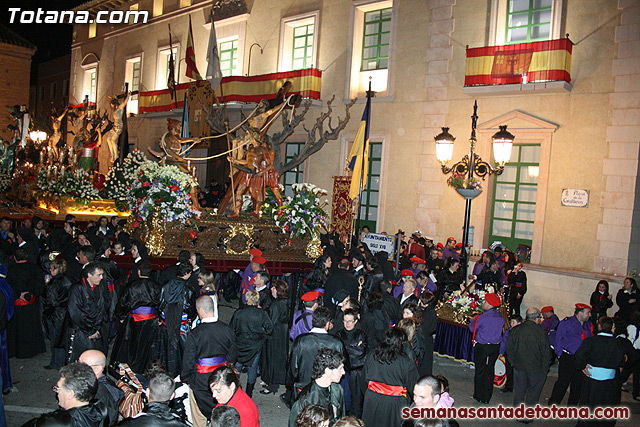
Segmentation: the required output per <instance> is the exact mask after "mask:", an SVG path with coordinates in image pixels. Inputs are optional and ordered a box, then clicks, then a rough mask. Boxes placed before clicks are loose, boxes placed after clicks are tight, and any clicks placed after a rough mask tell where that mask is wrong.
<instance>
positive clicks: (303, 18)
mask: <svg viewBox="0 0 640 427" xmlns="http://www.w3.org/2000/svg"><path fill="white" fill-rule="evenodd" d="M319 16H320V15H319V12H318V11H315V12H311V13H307V14H304V15H296V16H291V17H287V18H284V19H283V20H282V25H281V27H280V52H279V56H280V60H279V70H280V71H292V70H302V69H305V68H311V67H313V66H314V65H317V63H318V61H317V43H315V40H317V39H318V34H317V32H316V29H317V28H319V27H318V20H319Z"/></svg>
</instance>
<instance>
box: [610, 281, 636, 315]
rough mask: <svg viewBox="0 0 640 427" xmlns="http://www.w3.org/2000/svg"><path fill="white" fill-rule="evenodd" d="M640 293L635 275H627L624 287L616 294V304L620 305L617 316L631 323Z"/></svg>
mask: <svg viewBox="0 0 640 427" xmlns="http://www.w3.org/2000/svg"><path fill="white" fill-rule="evenodd" d="M638 295H639V292H638V284H637V283H636V279H634V278H633V277H627V278H626V279H624V284H623V285H622V289H620V290H619V291H618V294H617V295H616V304H618V307H620V310H618V312H617V313H616V316H618V317H620V318H622V319H623V320H624V321H625V322H627V323H630V321H631V314H632V313H633V310H634V309H635V308H636V307H637V306H638Z"/></svg>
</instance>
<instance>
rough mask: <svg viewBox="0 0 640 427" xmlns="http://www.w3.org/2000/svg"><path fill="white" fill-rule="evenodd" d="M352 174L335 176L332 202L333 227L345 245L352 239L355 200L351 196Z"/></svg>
mask: <svg viewBox="0 0 640 427" xmlns="http://www.w3.org/2000/svg"><path fill="white" fill-rule="evenodd" d="M350 188H351V177H350V176H334V177H333V202H332V203H331V228H332V229H333V231H335V232H336V233H338V235H339V236H340V241H341V242H342V244H343V245H345V246H347V244H348V243H349V242H350V241H351V227H352V224H353V205H352V203H353V201H352V200H351V197H349V189H350Z"/></svg>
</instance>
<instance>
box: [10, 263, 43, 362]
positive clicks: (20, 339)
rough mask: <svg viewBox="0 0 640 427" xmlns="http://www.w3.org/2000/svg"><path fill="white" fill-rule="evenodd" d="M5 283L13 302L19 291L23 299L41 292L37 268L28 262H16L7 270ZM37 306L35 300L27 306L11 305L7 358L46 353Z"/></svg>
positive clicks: (41, 279) (41, 287)
mask: <svg viewBox="0 0 640 427" xmlns="http://www.w3.org/2000/svg"><path fill="white" fill-rule="evenodd" d="M7 283H9V285H11V288H12V289H13V297H14V298H15V300H18V299H19V298H20V294H22V292H27V294H26V295H25V298H26V299H27V300H31V299H32V297H39V296H40V295H42V293H43V292H44V289H45V287H44V277H43V276H42V273H41V271H40V269H39V268H37V267H35V266H34V265H33V264H31V263H28V262H22V263H16V264H14V265H12V266H10V267H9V271H8V273H7ZM41 325H42V322H41V318H40V304H39V303H38V301H37V299H36V301H35V302H33V303H31V304H28V305H18V304H16V305H15V310H14V314H13V318H12V319H11V320H10V321H9V325H8V327H7V347H8V350H9V357H17V358H19V359H26V358H30V357H33V356H35V355H37V354H40V353H44V352H45V351H46V348H45V344H44V334H43V333H42V326H41Z"/></svg>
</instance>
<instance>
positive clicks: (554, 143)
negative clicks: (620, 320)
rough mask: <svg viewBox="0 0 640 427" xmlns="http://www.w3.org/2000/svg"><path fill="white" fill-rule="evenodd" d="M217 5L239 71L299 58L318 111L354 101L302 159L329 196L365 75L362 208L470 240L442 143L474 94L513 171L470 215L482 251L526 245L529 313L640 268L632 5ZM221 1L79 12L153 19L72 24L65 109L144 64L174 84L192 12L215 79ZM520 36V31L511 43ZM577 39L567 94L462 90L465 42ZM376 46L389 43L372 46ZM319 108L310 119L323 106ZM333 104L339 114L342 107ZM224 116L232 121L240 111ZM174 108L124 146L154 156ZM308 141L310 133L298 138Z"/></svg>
mask: <svg viewBox="0 0 640 427" xmlns="http://www.w3.org/2000/svg"><path fill="white" fill-rule="evenodd" d="M213 3H215V4H222V3H226V4H235V5H238V4H241V5H244V6H246V13H239V14H237V15H235V16H230V17H227V18H225V19H216V22H215V26H216V32H217V37H218V42H219V50H220V51H221V52H223V51H224V52H227V53H228V52H229V51H231V54H232V57H233V58H235V68H232V69H230V71H229V72H230V73H232V74H236V75H246V74H250V75H257V74H265V73H271V72H276V71H288V70H291V69H292V68H293V67H294V66H295V64H296V62H295V60H296V59H299V57H302V56H304V59H305V65H304V66H306V67H314V68H318V69H320V70H322V72H323V75H322V99H323V103H324V102H326V100H327V99H329V98H330V97H331V96H332V95H336V99H337V100H340V101H341V102H342V103H344V104H346V103H348V102H349V100H350V99H351V98H354V97H358V98H359V100H358V104H357V105H356V106H354V107H353V109H352V119H351V122H350V124H349V126H348V127H347V129H346V130H345V131H344V132H343V133H342V134H341V137H340V139H339V140H337V141H331V142H330V143H328V144H327V145H326V146H325V147H324V148H323V149H322V150H321V151H320V152H319V153H317V154H315V155H314V156H312V157H311V158H309V159H308V160H307V161H306V162H305V164H304V166H303V168H302V169H303V170H302V171H298V173H297V175H296V177H295V179H298V180H300V181H305V182H312V183H314V184H316V185H318V186H320V187H323V188H327V189H331V186H332V179H333V178H332V177H333V176H336V175H342V174H343V173H344V172H343V171H344V169H345V166H346V165H345V163H346V161H345V159H346V157H347V155H348V153H349V149H350V144H351V143H352V141H353V138H354V136H355V133H356V129H357V126H358V119H359V118H360V114H361V111H362V108H363V107H364V94H365V90H366V86H367V84H368V81H369V78H370V77H371V81H372V84H373V90H374V91H375V92H376V96H375V98H374V100H373V106H372V114H371V129H370V136H371V141H372V142H373V143H374V144H373V145H372V152H371V155H372V168H373V169H372V173H371V174H370V176H371V180H370V182H369V185H368V187H369V190H368V193H367V197H366V198H365V201H366V207H365V209H364V213H365V219H366V220H367V221H368V223H369V224H371V226H372V227H373V228H375V230H377V231H378V232H383V231H385V232H388V233H395V231H396V230H397V229H399V228H402V229H404V230H406V231H413V230H415V229H420V230H421V231H422V233H423V234H424V235H429V236H432V237H434V239H435V240H436V241H444V240H445V239H446V238H447V237H448V236H455V237H457V238H458V240H461V238H460V236H461V234H462V232H461V228H462V223H463V217H464V200H463V199H462V198H460V197H459V196H458V195H457V194H456V193H455V192H454V191H453V190H452V189H450V188H449V187H447V185H446V177H445V176H444V175H443V174H442V172H441V170H440V164H439V162H438V161H437V159H436V155H435V144H434V136H435V135H436V134H438V133H439V132H440V127H442V126H448V127H450V129H451V133H453V134H454V135H456V137H457V142H456V143H455V148H454V153H453V159H454V161H455V160H456V159H460V158H462V157H463V156H464V154H465V153H466V152H467V151H468V149H469V144H468V143H467V138H468V135H470V130H471V129H470V127H471V121H470V118H469V117H470V115H471V113H472V107H473V103H474V100H477V102H478V114H479V117H480V118H479V121H478V130H477V132H478V144H477V151H478V154H479V155H480V156H482V157H483V159H485V160H490V159H492V152H491V136H492V135H493V134H494V133H495V132H496V131H497V130H498V125H508V129H509V131H510V132H511V133H513V134H514V135H515V136H516V141H515V142H516V147H514V153H515V154H514V155H513V156H512V162H511V163H510V167H509V166H508V170H507V171H505V174H503V175H501V177H499V178H496V177H495V176H493V177H489V178H487V179H486V180H485V182H484V192H483V194H482V195H481V196H480V197H478V198H476V199H475V200H474V202H473V204H472V213H471V224H472V225H473V226H474V236H473V241H472V243H473V248H472V250H473V251H477V250H479V249H481V248H486V247H488V245H489V244H491V242H493V241H495V240H500V241H503V242H507V243H509V244H508V246H512V247H513V245H515V246H516V247H517V245H518V244H524V245H526V246H529V247H530V248H531V262H530V264H528V265H527V266H526V271H527V273H528V275H529V282H530V291H529V293H528V294H527V296H526V297H525V301H524V304H525V306H526V305H535V306H540V305H548V304H553V305H556V306H557V311H558V312H560V314H561V315H568V314H571V311H572V307H573V304H574V302H588V298H589V295H590V294H591V292H592V291H593V289H594V288H595V284H596V282H597V280H599V279H601V278H606V279H608V280H609V281H610V283H611V284H612V291H613V292H615V291H617V289H618V288H619V286H620V283H621V278H622V277H624V276H625V275H626V274H627V272H628V271H630V270H632V269H634V268H638V267H640V191H639V189H638V188H639V184H640V181H639V179H640V178H639V177H640V175H639V173H638V172H639V171H638V154H639V151H640V125H638V123H639V122H640V89H639V88H640V76H639V73H640V58H639V55H640V2H638V1H637V0H617V1H611V0H592V1H589V2H584V1H582V0H542V1H540V2H529V1H528V0H524V1H519V0H481V1H478V0H382V1H372V0H299V1H291V2H286V3H283V2H281V1H279V0H260V1H250V0H248V1H246V2H241V1H219V2H213ZM533 3H535V4H533ZM211 4H212V2H209V1H202V2H199V1H197V0H193V1H185V0H164V1H162V0H140V1H122V0H117V1H116V0H105V1H99V0H94V1H92V2H89V3H87V4H85V5H83V6H80V7H79V9H83V10H90V11H92V12H96V11H98V10H101V9H118V10H131V9H133V10H147V11H149V18H150V19H149V21H148V22H147V23H146V24H133V25H114V26H111V25H98V26H97V27H92V26H90V25H76V27H75V29H74V44H73V49H72V59H71V75H70V82H71V86H70V87H71V89H70V102H71V103H77V102H80V101H81V100H82V99H83V98H84V96H85V95H87V94H88V93H89V92H88V91H90V90H92V89H91V82H92V81H95V88H94V89H93V90H94V92H91V93H92V96H93V97H94V98H95V100H96V101H97V103H98V106H99V108H102V109H104V108H106V105H107V102H108V98H107V96H108V95H112V94H113V93H116V92H119V91H121V90H122V86H123V83H124V82H125V81H129V80H131V75H132V70H133V66H134V65H133V64H135V63H136V62H140V67H139V69H140V70H141V71H140V77H139V88H140V90H143V91H150V90H156V89H162V88H165V87H166V75H165V74H164V73H165V72H164V71H163V70H162V68H163V67H165V64H166V54H167V52H168V50H167V49H168V46H169V33H168V24H170V25H171V31H172V34H173V35H174V36H173V43H174V46H176V52H177V56H178V58H179V61H178V63H179V64H180V65H179V66H178V67H177V68H178V69H179V71H178V78H179V81H180V82H186V81H188V79H187V78H186V77H185V76H184V67H185V65H184V51H185V47H186V34H187V26H188V22H189V16H191V20H192V25H193V33H194V44H195V51H196V62H197V65H198V67H199V69H200V71H201V73H204V70H205V69H206V59H205V58H206V48H207V40H208V37H209V28H210V25H211V23H210V22H208V21H209V18H208V17H209V10H210V8H211ZM518 11H521V12H519V13H516V12H518ZM214 19H215V18H214ZM310 25H311V27H309V26H310ZM376 26H377V27H376ZM374 27H376V28H374ZM301 28H304V29H305V31H306V33H304V34H303V31H302V30H301ZM369 28H372V29H371V30H370V29H369ZM523 28H524V30H523ZM296 29H297V31H296ZM310 29H311V31H312V37H311V38H310V37H309V34H310V33H309V31H310ZM369 31H373V32H371V33H369ZM522 31H524V34H525V36H524V37H525V38H524V39H518V37H521V36H522ZM567 34H568V35H569V38H570V40H571V41H572V42H573V49H572V61H571V69H570V74H571V81H570V83H568V82H562V81H556V82H527V81H523V82H522V83H520V84H515V85H514V84H510V85H493V86H483V87H478V86H465V83H464V82H465V62H466V47H467V46H469V47H485V46H494V45H498V46H499V45H505V44H509V43H510V42H512V41H513V40H516V41H517V40H524V41H537V40H545V39H561V38H564V37H566V35H567ZM372 35H375V36H377V37H378V38H377V39H376V40H373V41H372V39H370V38H368V36H372ZM89 36H91V37H89ZM234 41H235V48H234V47H233V42H234ZM222 43H226V44H225V45H224V46H222V45H221V44H222ZM229 43H230V44H229ZM255 43H257V44H258V45H259V46H258V47H259V48H260V49H258V48H257V47H254V44H255ZM296 43H298V44H296ZM304 43H306V44H305V45H304V46H302V44H304ZM301 46H302V48H304V49H303V51H304V53H300V52H301V50H300V49H301ZM305 49H306V50H305ZM296 52H298V53H296ZM234 55H235V56H234ZM296 55H298V56H296ZM300 55H302V56H300ZM297 65H300V64H297ZM92 70H95V73H96V74H95V75H93V76H92V75H91V73H92V72H93V71H92ZM92 79H93V80H92ZM87 82H89V85H87ZM130 83H131V82H130ZM317 104H318V105H314V106H313V107H312V110H311V112H310V113H309V114H308V117H307V124H309V123H311V122H312V121H313V120H314V119H315V116H316V115H317V114H319V112H320V111H321V109H322V107H323V106H322V105H319V104H320V103H317ZM234 108H235V110H234ZM247 109H249V110H250V108H248V107H245V111H246V110H247ZM340 110H341V109H340V108H336V109H335V111H336V113H337V114H341V113H342V112H341V111H340ZM231 111H236V113H235V114H237V111H238V107H232V108H231ZM180 113H181V111H179V110H177V109H176V110H173V111H172V112H168V113H146V114H141V115H139V116H138V117H137V118H135V119H134V118H132V119H131V120H130V122H129V124H130V130H129V135H130V141H131V142H133V143H134V144H135V145H137V146H138V147H139V148H142V149H144V148H145V147H147V146H149V145H151V144H152V143H153V141H154V139H157V138H158V137H159V136H160V135H161V134H162V132H163V129H164V127H165V123H166V118H167V117H168V116H171V117H175V118H178V117H179V115H180ZM233 117H234V116H232V121H233V120H234V118H233ZM235 117H237V116H235ZM305 138H306V135H305V133H304V131H303V130H302V129H301V128H300V129H298V131H297V133H296V134H295V135H294V136H292V137H291V138H290V142H291V143H295V142H303V141H304V140H305ZM292 147H293V146H292ZM293 148H295V147H293ZM514 156H515V157H514ZM525 173H526V175H525ZM571 189H577V190H586V191H583V194H588V203H587V204H586V206H585V207H573V206H565V205H563V203H562V198H563V192H564V191H565V190H571ZM550 295H553V297H552V298H551V297H550ZM611 314H613V312H612V313H611Z"/></svg>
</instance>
